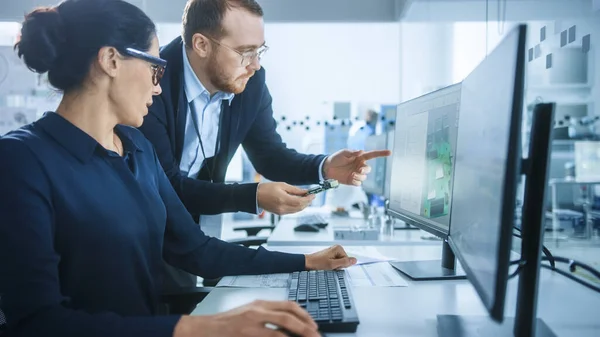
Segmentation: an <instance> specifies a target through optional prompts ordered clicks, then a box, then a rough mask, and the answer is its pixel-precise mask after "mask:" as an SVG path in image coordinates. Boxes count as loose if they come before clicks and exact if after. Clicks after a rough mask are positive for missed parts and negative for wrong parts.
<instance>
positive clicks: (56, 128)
mask: <svg viewBox="0 0 600 337" xmlns="http://www.w3.org/2000/svg"><path fill="white" fill-rule="evenodd" d="M35 123H36V124H37V125H39V126H40V127H41V128H42V129H44V131H46V133H48V134H49V135H50V136H51V137H52V138H54V139H55V140H56V141H57V142H58V143H59V144H60V145H61V146H62V147H64V148H65V149H66V150H67V151H69V152H70V153H71V154H72V155H73V156H75V157H76V158H77V159H79V160H80V161H81V162H83V163H87V162H88V161H89V160H90V159H91V158H92V155H93V154H94V151H96V149H98V148H101V149H104V148H103V147H102V146H101V145H100V144H99V143H98V142H97V141H96V140H95V139H94V138H92V137H91V136H90V135H88V134H87V133H85V132H84V131H83V130H81V129H80V128H78V127H76V126H75V125H73V124H72V123H71V122H69V121H68V120H66V119H65V118H63V117H62V116H60V115H59V114H57V113H54V112H47V113H45V114H44V116H43V117H42V118H40V119H39V120H38V121H36V122H35ZM115 132H117V135H119V137H120V138H121V142H122V143H123V149H124V151H130V152H131V151H142V147H141V146H140V145H141V144H139V143H138V142H137V141H136V140H135V139H133V138H132V137H131V134H130V132H129V131H128V130H127V127H126V126H122V125H117V126H116V127H115Z"/></svg>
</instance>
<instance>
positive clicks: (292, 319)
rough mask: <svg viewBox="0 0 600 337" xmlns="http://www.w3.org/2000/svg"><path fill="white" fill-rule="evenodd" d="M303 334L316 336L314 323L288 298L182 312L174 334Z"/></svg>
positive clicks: (264, 336) (214, 336)
mask: <svg viewBox="0 0 600 337" xmlns="http://www.w3.org/2000/svg"><path fill="white" fill-rule="evenodd" d="M267 324H269V325H272V326H274V327H277V328H279V329H280V330H283V331H286V332H289V333H292V334H294V335H298V336H302V337H319V336H321V335H320V334H319V332H318V331H317V324H316V323H315V322H314V320H313V319H312V318H311V317H310V315H309V314H308V313H307V312H306V311H305V310H304V309H302V308H301V307H300V306H299V305H298V304H296V303H294V302H290V301H254V302H252V303H250V304H246V305H244V306H241V307H239V308H236V309H233V310H230V311H227V312H224V313H220V314H216V315H211V316H183V317H182V318H181V319H180V320H179V322H178V323H177V326H175V333H174V334H173V337H285V336H286V334H285V333H284V332H283V331H277V330H274V329H273V328H271V327H268V326H267Z"/></svg>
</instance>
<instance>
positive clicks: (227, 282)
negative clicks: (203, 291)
mask: <svg viewBox="0 0 600 337" xmlns="http://www.w3.org/2000/svg"><path fill="white" fill-rule="evenodd" d="M290 275H291V274H268V275H242V276H225V277H223V278H222V279H221V281H220V282H219V283H218V284H217V287H229V288H287V287H288V283H289V279H290Z"/></svg>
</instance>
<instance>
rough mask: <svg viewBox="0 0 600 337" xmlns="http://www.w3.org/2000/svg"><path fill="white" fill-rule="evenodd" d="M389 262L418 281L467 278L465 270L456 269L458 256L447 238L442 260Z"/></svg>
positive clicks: (443, 247)
mask: <svg viewBox="0 0 600 337" xmlns="http://www.w3.org/2000/svg"><path fill="white" fill-rule="evenodd" d="M389 264H390V265H391V266H392V267H394V268H395V269H397V270H398V271H400V272H401V273H403V274H404V275H406V276H408V277H409V278H410V279H412V280H417V281H432V280H462V279H466V278H467V277H466V275H465V274H464V272H461V271H457V270H456V257H455V256H454V253H453V252H452V249H451V248H450V245H449V244H448V241H446V240H444V243H443V246H442V260H441V261H440V260H433V261H404V262H395V261H390V262H389Z"/></svg>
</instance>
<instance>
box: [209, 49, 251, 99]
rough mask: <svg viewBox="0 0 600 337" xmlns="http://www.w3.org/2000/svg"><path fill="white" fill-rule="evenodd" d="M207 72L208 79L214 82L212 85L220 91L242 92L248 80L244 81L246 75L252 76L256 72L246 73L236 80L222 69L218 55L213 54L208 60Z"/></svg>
mask: <svg viewBox="0 0 600 337" xmlns="http://www.w3.org/2000/svg"><path fill="white" fill-rule="evenodd" d="M206 72H207V74H208V79H209V80H210V82H211V83H212V85H213V86H214V87H215V88H216V89H217V90H219V91H222V92H227V93H233V94H236V95H237V94H240V93H242V92H243V91H244V89H246V84H247V83H248V82H244V81H243V79H244V78H245V77H248V78H250V77H252V75H254V72H253V73H251V74H244V75H242V76H240V77H238V78H236V79H235V80H231V79H230V78H229V77H228V76H227V75H225V73H224V72H223V70H222V67H221V66H220V64H219V61H217V58H216V55H215V54H213V55H212V56H211V57H210V60H209V61H208V65H207V67H206Z"/></svg>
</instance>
